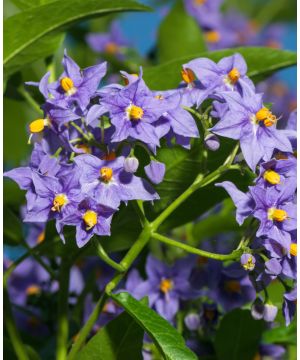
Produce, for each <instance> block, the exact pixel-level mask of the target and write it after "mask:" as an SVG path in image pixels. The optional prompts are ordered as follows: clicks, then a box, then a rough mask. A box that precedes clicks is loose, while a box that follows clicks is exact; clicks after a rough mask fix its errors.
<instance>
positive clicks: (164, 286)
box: [159, 279, 173, 294]
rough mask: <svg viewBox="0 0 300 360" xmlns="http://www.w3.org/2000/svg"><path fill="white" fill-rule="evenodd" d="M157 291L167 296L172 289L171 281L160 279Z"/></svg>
mask: <svg viewBox="0 0 300 360" xmlns="http://www.w3.org/2000/svg"><path fill="white" fill-rule="evenodd" d="M159 289H160V291H161V292H163V293H164V294H167V293H168V292H169V291H170V290H172V289H173V281H172V280H171V279H162V281H161V282H160V285H159Z"/></svg>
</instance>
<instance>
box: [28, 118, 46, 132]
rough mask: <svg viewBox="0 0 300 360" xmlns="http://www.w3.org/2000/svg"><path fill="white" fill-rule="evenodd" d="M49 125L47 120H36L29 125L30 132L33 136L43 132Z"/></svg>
mask: <svg viewBox="0 0 300 360" xmlns="http://www.w3.org/2000/svg"><path fill="white" fill-rule="evenodd" d="M47 125H48V120H47V119H36V120H34V121H32V122H31V123H30V124H29V131H30V132H31V133H32V134H35V133H39V132H42V131H43V130H44V129H45V126H47Z"/></svg>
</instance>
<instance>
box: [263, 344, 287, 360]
mask: <svg viewBox="0 0 300 360" xmlns="http://www.w3.org/2000/svg"><path fill="white" fill-rule="evenodd" d="M284 354H285V348H284V347H283V346H280V345H274V344H261V345H260V346H259V354H258V355H259V356H262V358H265V357H266V358H270V359H273V360H282V356H283V355H284Z"/></svg>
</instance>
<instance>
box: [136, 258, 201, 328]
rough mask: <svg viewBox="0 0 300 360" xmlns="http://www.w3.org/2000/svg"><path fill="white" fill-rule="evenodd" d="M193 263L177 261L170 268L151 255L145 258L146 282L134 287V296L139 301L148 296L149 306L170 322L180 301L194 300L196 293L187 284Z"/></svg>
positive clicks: (138, 281)
mask: <svg viewBox="0 0 300 360" xmlns="http://www.w3.org/2000/svg"><path fill="white" fill-rule="evenodd" d="M192 266H193V263H191V261H190V258H185V259H181V260H178V261H177V262H176V263H175V264H174V265H173V266H172V267H170V266H168V265H166V264H164V263H162V262H160V261H159V260H157V259H155V258H154V257H152V256H151V255H150V256H149V257H148V258H147V262H146V274H147V280H145V281H143V282H140V279H138V278H137V285H136V286H135V287H134V286H133V284H131V287H132V288H133V287H134V295H135V296H136V297H137V298H138V299H140V298H142V297H143V296H148V298H149V305H150V306H151V307H154V308H155V310H156V311H157V312H158V313H159V314H160V315H161V316H163V317H164V318H166V319H167V320H168V321H172V320H173V318H174V316H175V314H176V313H177V311H178V310H179V304H180V300H187V299H191V298H194V297H196V296H197V295H198V292H196V291H195V290H193V289H192V288H191V286H190V284H189V277H190V274H191V271H192Z"/></svg>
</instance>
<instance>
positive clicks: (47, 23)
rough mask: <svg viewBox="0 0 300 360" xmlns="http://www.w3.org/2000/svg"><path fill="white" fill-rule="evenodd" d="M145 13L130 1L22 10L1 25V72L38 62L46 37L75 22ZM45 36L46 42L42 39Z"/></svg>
mask: <svg viewBox="0 0 300 360" xmlns="http://www.w3.org/2000/svg"><path fill="white" fill-rule="evenodd" d="M146 10H149V8H148V7H146V6H144V5H141V4H138V3H136V2H134V1H131V0H126V1H125V0H124V1H122V0H115V1H113V2H112V1H109V0H103V1H99V0H86V1H82V0H64V1H58V0H56V1H53V2H50V3H49V4H44V5H41V6H38V7H33V8H31V9H28V10H25V11H23V12H21V13H19V14H16V15H14V16H11V17H9V18H8V19H6V20H5V21H4V34H5V35H4V44H5V46H4V60H3V64H4V70H5V72H6V74H11V73H13V72H15V71H17V70H18V69H20V68H21V67H22V66H24V65H25V64H28V63H31V62H33V61H35V60H38V59H39V58H40V57H42V51H41V50H40V49H39V48H40V46H41V42H43V43H44V42H45V41H50V37H49V36H50V35H55V36H58V35H57V32H59V31H62V30H65V29H66V28H67V27H68V26H70V25H72V24H74V23H76V22H79V21H82V20H87V19H89V18H93V17H99V16H104V15H107V14H111V13H114V12H121V11H146ZM25 29H26V31H24V30H25ZM46 36H47V40H45V39H43V38H44V37H46ZM29 50H30V51H29ZM47 55H49V53H48V52H47V54H46V55H45V56H47ZM45 56H44V57H45Z"/></svg>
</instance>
